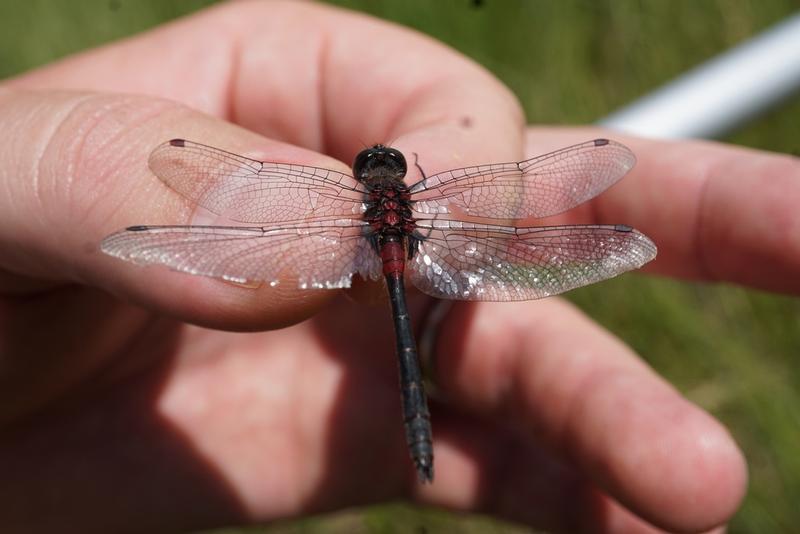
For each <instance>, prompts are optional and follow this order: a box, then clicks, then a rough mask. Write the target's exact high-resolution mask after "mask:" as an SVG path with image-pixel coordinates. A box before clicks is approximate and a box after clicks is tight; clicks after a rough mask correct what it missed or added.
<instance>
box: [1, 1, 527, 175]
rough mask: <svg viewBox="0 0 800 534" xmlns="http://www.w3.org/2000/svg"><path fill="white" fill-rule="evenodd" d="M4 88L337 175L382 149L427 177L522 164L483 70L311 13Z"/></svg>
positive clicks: (232, 26)
mask: <svg viewBox="0 0 800 534" xmlns="http://www.w3.org/2000/svg"><path fill="white" fill-rule="evenodd" d="M210 34H213V35H214V36H215V38H214V39H213V40H210V39H208V35H210ZM367 43H368V44H367ZM198 58H203V60H202V61H198ZM187 66H191V68H187ZM9 83H10V84H12V86H21V87H36V88H52V87H62V88H73V89H92V90H102V91H124V92H126V93H128V92H136V93H143V94H148V95H153V96H159V97H166V98H170V99H173V100H177V101H180V102H183V103H185V104H188V105H190V106H192V107H195V108H197V109H199V110H202V111H205V112H206V113H209V114H212V115H215V116H218V117H220V118H224V119H227V120H230V121H232V122H235V123H238V124H240V125H242V126H244V127H246V128H248V129H251V130H253V131H255V132H258V133H261V134H263V135H266V136H268V137H271V138H275V139H281V140H284V141H287V142H290V143H292V144H297V145H301V146H305V147H308V148H312V149H314V150H316V151H319V152H325V153H328V154H331V155H333V156H334V157H336V158H338V159H341V160H343V161H347V162H349V161H352V158H353V156H354V155H355V154H356V153H357V152H358V151H359V150H361V149H362V148H364V147H365V146H366V145H371V144H374V143H384V144H387V143H393V144H395V145H396V146H397V147H398V148H400V149H402V150H404V151H405V152H406V153H407V156H408V157H409V159H410V161H409V163H411V160H412V158H411V153H412V152H417V153H418V154H419V159H420V163H421V165H422V166H423V168H424V169H425V171H426V172H428V173H429V174H430V173H433V172H437V171H440V170H446V169H449V168H453V167H462V166H464V165H468V164H475V163H490V162H496V161H508V160H514V159H518V157H519V156H520V155H521V154H522V134H523V117H522V112H521V108H520V106H519V104H518V103H517V101H516V99H515V98H514V96H513V95H512V94H511V93H510V92H509V91H508V90H507V89H506V88H504V87H503V86H502V84H500V83H499V82H498V81H497V80H496V79H495V78H494V77H492V76H491V75H490V74H489V73H488V72H487V71H485V70H484V69H483V68H481V67H480V66H478V65H477V64H475V63H474V62H472V61H470V60H468V59H466V58H465V57H463V56H461V55H459V54H457V53H456V52H454V51H453V50H451V49H449V48H448V47H446V46H444V45H442V44H440V43H437V42H436V41H434V40H432V39H430V38H428V37H425V36H423V35H422V34H419V33H417V32H414V31H412V30H409V29H406V28H402V27H399V26H396V25H393V24H390V23H388V22H385V21H381V20H378V19H374V18H370V17H366V16H364V15H362V14H356V13H353V12H349V11H345V10H341V9H337V8H333V7H328V6H323V5H318V4H314V3H305V2H233V3H229V4H224V5H221V6H215V7H213V8H210V9H207V10H204V11H202V12H200V13H198V14H195V15H193V16H190V17H187V18H185V19H182V20H179V21H177V22H175V23H172V24H169V25H166V26H164V27H161V28H159V29H157V30H155V31H151V32H148V33H145V34H143V35H141V36H138V37H135V38H132V39H128V40H124V41H121V42H118V43H115V44H112V45H109V46H106V47H103V48H100V49H98V50H93V51H90V52H87V53H84V54H80V55H77V56H74V57H72V58H68V59H66V60H64V61H62V62H59V63H57V64H55V65H52V66H49V67H45V68H43V69H40V70H37V71H34V72H32V73H29V74H26V75H24V76H21V77H19V78H17V79H15V80H12V81H10V82H9ZM411 167H412V168H411V169H410V170H409V181H410V180H413V179H416V178H418V177H419V173H418V171H417V169H416V167H414V166H413V165H412V166H411Z"/></svg>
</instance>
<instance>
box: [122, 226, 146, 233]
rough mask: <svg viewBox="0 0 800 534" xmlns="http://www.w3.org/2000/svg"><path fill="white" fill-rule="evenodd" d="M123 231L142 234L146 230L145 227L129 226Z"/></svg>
mask: <svg viewBox="0 0 800 534" xmlns="http://www.w3.org/2000/svg"><path fill="white" fill-rule="evenodd" d="M125 229H126V230H127V231H129V232H143V231H145V230H147V226H129V227H127V228H125Z"/></svg>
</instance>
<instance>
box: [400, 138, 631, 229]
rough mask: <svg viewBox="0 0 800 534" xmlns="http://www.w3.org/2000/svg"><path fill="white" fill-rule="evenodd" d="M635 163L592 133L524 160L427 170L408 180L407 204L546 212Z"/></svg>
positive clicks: (511, 213)
mask: <svg viewBox="0 0 800 534" xmlns="http://www.w3.org/2000/svg"><path fill="white" fill-rule="evenodd" d="M635 163H636V157H635V156H634V155H633V152H631V151H630V150H629V149H628V148H627V147H625V146H624V145H621V144H619V143H616V142H614V141H609V140H608V139H595V140H593V141H588V142H585V143H581V144H578V145H574V146H570V147H567V148H562V149H561V150H556V151H555V152H550V153H549V154H545V155H542V156H537V157H535V158H531V159H527V160H525V161H520V162H516V163H498V164H491V165H479V166H475V167H465V168H463V169H453V170H450V171H446V172H443V173H440V174H436V175H433V176H429V177H428V178H426V179H423V180H421V181H420V182H417V183H416V184H414V185H413V186H411V193H412V194H413V198H414V200H415V202H414V203H413V209H414V210H415V211H417V212H419V213H425V214H435V213H456V214H462V215H472V216H476V217H486V218H492V219H521V218H525V217H546V216H549V215H555V214H557V213H561V212H564V211H567V210H568V209H571V208H574V207H575V206H577V205H579V204H581V203H583V202H585V201H587V200H589V199H591V198H593V197H595V196H597V195H599V194H600V193H602V192H603V191H605V190H606V189H607V188H609V187H610V186H611V185H613V184H614V183H615V182H617V181H618V180H619V179H620V178H622V177H623V176H624V175H625V173H627V172H628V171H629V170H630V169H631V168H632V167H633V166H634V164H635Z"/></svg>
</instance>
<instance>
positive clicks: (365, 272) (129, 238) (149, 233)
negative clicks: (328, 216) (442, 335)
mask: <svg viewBox="0 0 800 534" xmlns="http://www.w3.org/2000/svg"><path fill="white" fill-rule="evenodd" d="M364 229H365V225H364V223H363V222H362V221H359V220H355V219H353V220H348V219H344V220H340V221H336V222H335V223H331V222H329V221H323V222H319V223H309V224H306V225H304V226H293V227H285V228H281V227H280V226H276V227H269V228H261V227H237V226H132V227H130V228H128V229H127V230H123V231H121V232H117V233H115V234H112V235H110V236H108V237H106V238H105V239H104V240H103V242H102V244H101V249H102V251H103V252H105V253H106V254H109V255H111V256H115V257H117V258H121V259H123V260H127V261H131V262H134V263H140V264H159V265H166V266H168V267H171V268H172V269H175V270H178V271H182V272H186V273H190V274H197V275H203V276H210V277H214V278H221V279H224V280H229V281H233V282H239V283H246V282H267V283H273V284H274V283H277V282H278V281H279V280H281V279H283V280H285V279H287V278H289V279H297V283H298V285H299V287H301V288H338V287H349V286H350V281H351V277H352V275H353V274H354V273H356V272H359V273H361V275H362V276H363V277H364V278H373V279H378V278H379V277H380V275H381V265H380V259H379V258H378V256H377V254H376V253H375V252H374V250H372V248H371V247H370V245H369V242H368V241H367V239H365V238H364V236H363V231H364Z"/></svg>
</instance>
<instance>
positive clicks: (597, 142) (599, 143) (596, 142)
mask: <svg viewBox="0 0 800 534" xmlns="http://www.w3.org/2000/svg"><path fill="white" fill-rule="evenodd" d="M607 144H608V139H595V140H594V146H606V145H607Z"/></svg>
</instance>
